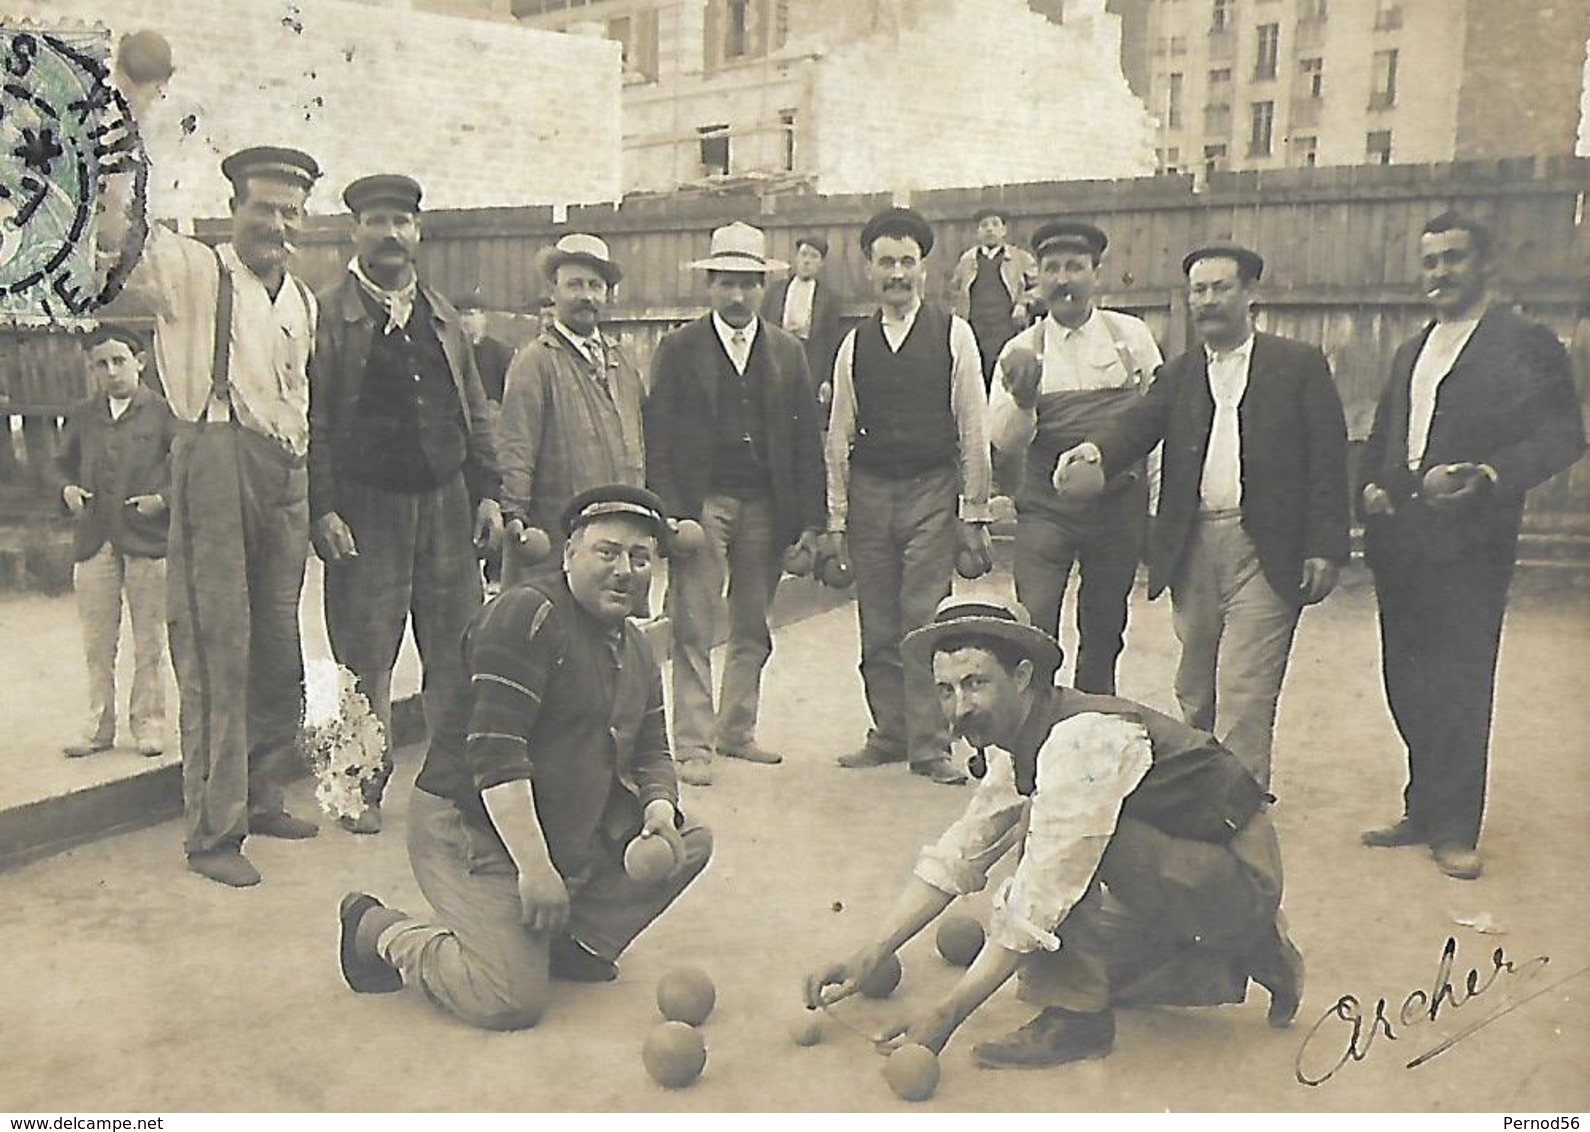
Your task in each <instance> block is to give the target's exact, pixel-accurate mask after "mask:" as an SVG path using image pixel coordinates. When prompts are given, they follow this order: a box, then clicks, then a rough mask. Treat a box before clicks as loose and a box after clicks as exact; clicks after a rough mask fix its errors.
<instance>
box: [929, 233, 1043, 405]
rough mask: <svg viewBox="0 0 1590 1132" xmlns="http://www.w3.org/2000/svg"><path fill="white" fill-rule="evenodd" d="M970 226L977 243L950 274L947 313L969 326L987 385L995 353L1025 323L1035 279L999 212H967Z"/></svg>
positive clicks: (1024, 253) (1023, 250)
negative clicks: (975, 229) (973, 226)
mask: <svg viewBox="0 0 1590 1132" xmlns="http://www.w3.org/2000/svg"><path fill="white" fill-rule="evenodd" d="M972 223H973V224H975V225H976V226H977V243H975V244H974V245H972V246H971V247H969V248H967V249H966V251H964V252H963V253H961V258H960V259H958V260H957V261H956V262H955V270H954V271H953V272H951V273H950V309H951V310H953V311H954V312H955V313H956V314H958V315H960V316H961V317H962V318H964V319H966V320H967V321H968V322H969V323H971V326H972V332H973V333H974V334H975V335H976V336H977V351H978V354H979V356H980V357H981V358H982V365H983V384H984V386H985V387H987V386H990V385H991V384H992V382H993V377H994V360H995V359H996V358H998V357H999V351H1000V350H1001V349H1003V348H1004V345H1005V343H1006V342H1008V341H1010V338H1011V336H1012V335H1013V334H1015V333H1016V332H1017V331H1018V330H1021V329H1023V328H1024V327H1025V326H1026V325H1027V316H1028V307H1027V300H1028V294H1029V292H1031V291H1032V288H1033V286H1034V284H1035V283H1036V282H1037V280H1038V265H1037V264H1036V263H1035V262H1034V261H1033V258H1032V256H1030V255H1028V254H1027V249H1026V248H1021V247H1017V246H1016V245H1014V244H1012V243H1010V241H1009V239H1008V237H1009V229H1008V228H1007V226H1006V223H1005V215H1004V213H1003V211H1002V210H1000V209H998V208H994V207H992V206H988V205H985V206H984V207H982V208H979V209H978V210H977V211H976V212H974V213H972Z"/></svg>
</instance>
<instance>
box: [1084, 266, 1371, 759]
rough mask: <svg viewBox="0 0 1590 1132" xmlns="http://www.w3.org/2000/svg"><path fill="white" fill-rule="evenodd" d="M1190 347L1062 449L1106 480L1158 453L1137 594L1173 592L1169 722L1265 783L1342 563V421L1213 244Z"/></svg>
mask: <svg viewBox="0 0 1590 1132" xmlns="http://www.w3.org/2000/svg"><path fill="white" fill-rule="evenodd" d="M1182 270H1183V272H1184V273H1185V274H1186V275H1187V291H1188V298H1189V305H1190V306H1191V308H1192V319H1193V326H1194V328H1195V329H1196V331H1197V333H1198V337H1199V338H1200V339H1201V344H1200V345H1199V346H1198V347H1197V348H1196V349H1194V350H1192V351H1189V352H1188V353H1185V354H1182V355H1180V356H1179V357H1176V358H1172V359H1171V360H1170V361H1169V362H1166V363H1165V366H1164V368H1163V369H1161V370H1160V374H1159V377H1158V379H1156V380H1155V382H1154V384H1153V386H1152V387H1151V388H1150V389H1149V391H1148V394H1147V395H1146V396H1145V397H1143V398H1142V399H1141V400H1140V401H1139V402H1138V403H1137V404H1135V405H1131V406H1128V407H1127V408H1125V409H1124V410H1122V412H1121V413H1120V414H1119V415H1117V416H1116V417H1115V418H1114V419H1113V420H1111V421H1109V422H1107V423H1105V424H1103V425H1101V426H1100V427H1099V428H1098V429H1097V431H1095V432H1094V433H1093V434H1092V435H1090V436H1089V438H1088V440H1087V441H1084V442H1083V443H1082V444H1080V445H1078V446H1077V447H1075V448H1072V449H1070V450H1068V451H1066V452H1064V453H1062V454H1061V456H1060V459H1059V462H1058V464H1057V468H1056V477H1057V482H1064V481H1065V480H1066V479H1067V478H1068V477H1070V476H1071V475H1073V474H1074V469H1073V465H1078V464H1083V465H1085V464H1089V463H1100V464H1102V469H1101V470H1102V472H1103V474H1104V475H1105V476H1106V477H1108V476H1113V475H1118V474H1119V473H1120V472H1121V471H1122V470H1123V469H1125V468H1128V467H1130V466H1131V465H1132V464H1133V463H1135V462H1136V461H1138V460H1140V459H1142V458H1143V456H1144V455H1146V454H1147V453H1148V452H1150V451H1151V450H1152V449H1153V448H1154V447H1155V446H1157V445H1161V444H1163V447H1162V449H1161V455H1162V475H1161V487H1160V501H1159V509H1158V514H1157V517H1156V519H1155V521H1154V525H1153V530H1152V533H1151V535H1150V538H1149V551H1148V556H1147V557H1148V567H1149V582H1148V586H1149V596H1150V597H1157V596H1158V595H1159V593H1160V592H1161V591H1163V590H1164V589H1166V588H1167V587H1168V588H1169V589H1170V591H1171V604H1172V608H1173V613H1174V623H1175V628H1176V635H1177V637H1178V639H1179V640H1180V641H1181V660H1180V663H1179V664H1178V665H1177V669H1176V681H1175V684H1176V698H1177V699H1178V700H1179V701H1180V703H1181V710H1182V718H1183V719H1185V720H1186V721H1187V723H1188V724H1189V725H1190V726H1192V727H1196V728H1198V729H1199V730H1202V731H1212V732H1213V733H1214V734H1215V735H1216V736H1217V737H1218V738H1219V739H1220V741H1221V742H1222V743H1224V744H1225V745H1226V746H1227V747H1228V748H1230V750H1231V751H1232V753H1233V754H1235V755H1236V756H1237V757H1238V758H1239V759H1241V760H1242V762H1243V765H1244V766H1246V767H1247V768H1248V769H1249V771H1251V772H1252V773H1253V776H1254V778H1255V779H1257V781H1258V782H1259V785H1261V786H1263V787H1264V788H1265V789H1269V785H1270V762H1271V742H1272V739H1273V736H1274V730H1275V714H1276V706H1277V703H1278V701H1279V698H1280V694H1281V682H1282V680H1283V679H1284V677H1285V675H1286V666H1287V660H1288V658H1289V656H1290V654H1291V649H1292V637H1293V634H1294V632H1295V631H1296V629H1297V621H1298V615H1299V613H1300V612H1301V611H1302V609H1303V607H1304V606H1306V605H1312V604H1313V603H1315V602H1318V601H1321V600H1323V599H1324V598H1325V596H1326V595H1327V594H1329V593H1330V591H1331V590H1332V589H1333V588H1334V587H1335V585H1336V578H1337V570H1338V567H1339V565H1340V564H1341V563H1343V562H1345V561H1346V560H1347V556H1348V538H1347V527H1348V519H1349V506H1348V498H1347V494H1348V492H1347V426H1346V422H1345V419H1344V416H1343V413H1342V404H1341V398H1340V397H1339V395H1338V394H1337V392H1336V385H1335V382H1334V381H1333V380H1332V378H1331V372H1330V365H1329V363H1328V362H1326V360H1325V356H1324V354H1322V353H1321V352H1320V351H1319V349H1318V348H1317V347H1315V346H1310V345H1308V344H1306V343H1303V342H1298V341H1294V340H1292V339H1289V338H1282V337H1279V336H1277V335H1274V334H1261V333H1257V332H1255V330H1254V325H1253V311H1252V305H1253V302H1254V300H1255V298H1256V294H1257V292H1256V288H1257V285H1258V282H1259V278H1260V276H1261V275H1262V274H1263V271H1264V260H1263V259H1262V258H1261V257H1260V256H1259V255H1258V253H1257V252H1254V251H1252V250H1250V249H1248V248H1243V247H1239V246H1237V245H1233V244H1215V245H1210V246H1207V247H1203V248H1199V249H1197V250H1196V251H1193V252H1190V253H1189V254H1188V255H1187V256H1186V257H1185V258H1184V259H1183V260H1182Z"/></svg>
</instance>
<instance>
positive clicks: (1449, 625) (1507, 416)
mask: <svg viewBox="0 0 1590 1132" xmlns="http://www.w3.org/2000/svg"><path fill="white" fill-rule="evenodd" d="M1419 261H1420V271H1421V277H1422V282H1423V284H1424V291H1425V297H1426V299H1427V301H1428V302H1429V305H1430V309H1431V312H1432V313H1433V315H1434V321H1433V322H1432V323H1431V325H1430V326H1428V327H1427V328H1426V329H1425V330H1424V331H1422V332H1421V333H1419V334H1418V335H1416V336H1414V337H1413V338H1411V339H1409V340H1408V341H1407V342H1404V343H1403V344H1402V346H1401V347H1400V348H1399V349H1398V350H1397V353H1396V356H1395V357H1394V358H1393V359H1392V363H1391V379H1390V380H1389V381H1388V382H1387V383H1386V387H1385V390H1384V392H1383V393H1382V394H1381V398H1380V404H1379V406H1378V407H1377V409H1376V412H1375V422H1374V426H1373V428H1372V429H1371V431H1370V435H1369V441H1368V443H1367V444H1366V445H1365V453H1364V456H1365V467H1366V469H1367V471H1366V473H1365V478H1366V480H1367V481H1368V482H1367V483H1366V484H1365V486H1364V489H1363V494H1362V505H1363V512H1364V516H1365V522H1364V527H1365V556H1366V558H1367V559H1368V561H1369V565H1370V567H1371V568H1372V569H1373V570H1374V574H1375V597H1376V599H1377V601H1378V603H1379V607H1380V638H1381V651H1382V671H1383V676H1384V679H1385V685H1386V700H1387V703H1388V704H1389V705H1390V707H1391V713H1392V715H1393V717H1394V718H1395V720H1396V724H1397V730H1398V733H1399V734H1400V735H1401V737H1402V740H1403V743H1404V745H1405V746H1406V748H1407V759H1408V783H1407V788H1406V790H1405V791H1404V792H1403V813H1402V817H1401V818H1400V819H1399V820H1398V821H1396V822H1393V823H1392V824H1390V825H1389V826H1386V827H1384V828H1380V829H1371V830H1368V831H1366V832H1365V833H1364V834H1363V836H1362V839H1361V840H1362V841H1363V843H1364V844H1365V845H1369V846H1374V847H1390V846H1402V845H1427V846H1429V849H1430V854H1431V856H1432V857H1433V858H1434V860H1435V863H1436V865H1437V866H1438V867H1439V868H1440V869H1441V871H1442V872H1444V873H1446V875H1447V876H1450V877H1454V878H1456V879H1459V880H1472V879H1474V878H1475V877H1477V876H1479V875H1480V871H1481V860H1480V856H1479V853H1478V851H1477V850H1478V845H1479V835H1480V825H1481V822H1482V819H1483V817H1484V811H1485V793H1486V786H1485V777H1486V770H1487V763H1488V758H1489V744H1490V729H1491V702H1492V694H1493V692H1494V688H1495V680H1496V660H1497V651H1498V647H1499V645H1500V643H1501V633H1502V619H1503V615H1504V613H1505V611H1506V608H1507V591H1508V587H1509V585H1510V583H1511V580H1512V573H1513V562H1514V559H1515V557H1516V555H1517V548H1518V529H1519V524H1520V522H1521V521H1522V516H1523V508H1524V496H1525V494H1526V493H1527V492H1528V491H1529V490H1530V488H1532V487H1534V486H1535V485H1537V484H1539V483H1541V482H1543V481H1545V480H1546V479H1548V478H1550V477H1551V476H1553V475H1555V474H1556V473H1558V472H1560V471H1562V470H1563V469H1564V468H1567V467H1568V466H1570V465H1571V464H1573V462H1574V461H1575V460H1577V459H1578V458H1579V456H1580V455H1581V454H1582V453H1583V451H1584V443H1585V442H1584V427H1583V423H1582V418H1581V416H1580V409H1579V404H1578V398H1577V396H1576V394H1575V391H1574V385H1573V373H1572V366H1571V363H1570V362H1569V359H1568V354H1567V351H1565V350H1564V349H1563V346H1562V343H1561V342H1559V341H1558V340H1557V338H1556V336H1555V335H1554V334H1552V332H1551V331H1550V330H1548V329H1547V328H1545V327H1543V326H1540V325H1538V324H1536V323H1531V322H1525V321H1524V320H1523V319H1521V318H1519V317H1518V316H1517V315H1515V314H1514V313H1513V312H1512V311H1510V310H1508V309H1507V308H1506V307H1503V306H1500V305H1495V304H1492V303H1491V300H1490V295H1489V291H1488V276H1489V271H1490V264H1491V261H1492V252H1491V247H1490V234H1489V232H1488V231H1487V230H1486V229H1485V228H1484V226H1482V225H1480V224H1478V223H1476V222H1475V221H1474V220H1472V219H1470V218H1468V217H1465V216H1462V215H1460V214H1458V213H1443V214H1442V215H1440V216H1437V217H1435V218H1433V219H1432V220H1430V221H1429V223H1427V224H1426V225H1425V226H1424V230H1423V232H1422V233H1421V235H1420V237H1419Z"/></svg>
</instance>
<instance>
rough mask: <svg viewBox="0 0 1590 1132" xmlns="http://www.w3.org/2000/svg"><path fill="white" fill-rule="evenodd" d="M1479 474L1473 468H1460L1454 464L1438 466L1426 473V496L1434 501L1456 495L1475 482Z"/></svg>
mask: <svg viewBox="0 0 1590 1132" xmlns="http://www.w3.org/2000/svg"><path fill="white" fill-rule="evenodd" d="M1476 474H1477V472H1476V470H1475V469H1473V468H1460V467H1457V466H1456V465H1453V464H1437V465H1436V466H1435V467H1433V468H1431V469H1430V470H1429V471H1428V472H1425V473H1424V494H1425V495H1427V496H1430V497H1431V498H1433V499H1445V498H1446V497H1447V496H1450V495H1456V494H1457V493H1458V492H1460V491H1462V490H1463V489H1464V488H1466V487H1468V485H1469V484H1470V483H1472V482H1473V480H1474V476H1475V475H1476Z"/></svg>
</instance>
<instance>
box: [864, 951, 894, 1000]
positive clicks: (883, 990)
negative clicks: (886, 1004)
mask: <svg viewBox="0 0 1590 1132" xmlns="http://www.w3.org/2000/svg"><path fill="white" fill-rule="evenodd" d="M899 985H900V958H899V956H897V955H895V954H894V953H893V952H890V953H889V954H888V955H885V956H884V957H883V961H882V962H880V963H879V964H878V965H877V966H876V967H874V968H873V969H872V970H871V971H869V972H868V973H867V977H866V978H865V979H862V980H861V983H860V985H858V986H857V987H856V989H857V990H859V991H860V992H861V993H862V995H863V997H865V998H888V997H889V996H890V995H891V994H893V993H894V988H895V987H897V986H899Z"/></svg>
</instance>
